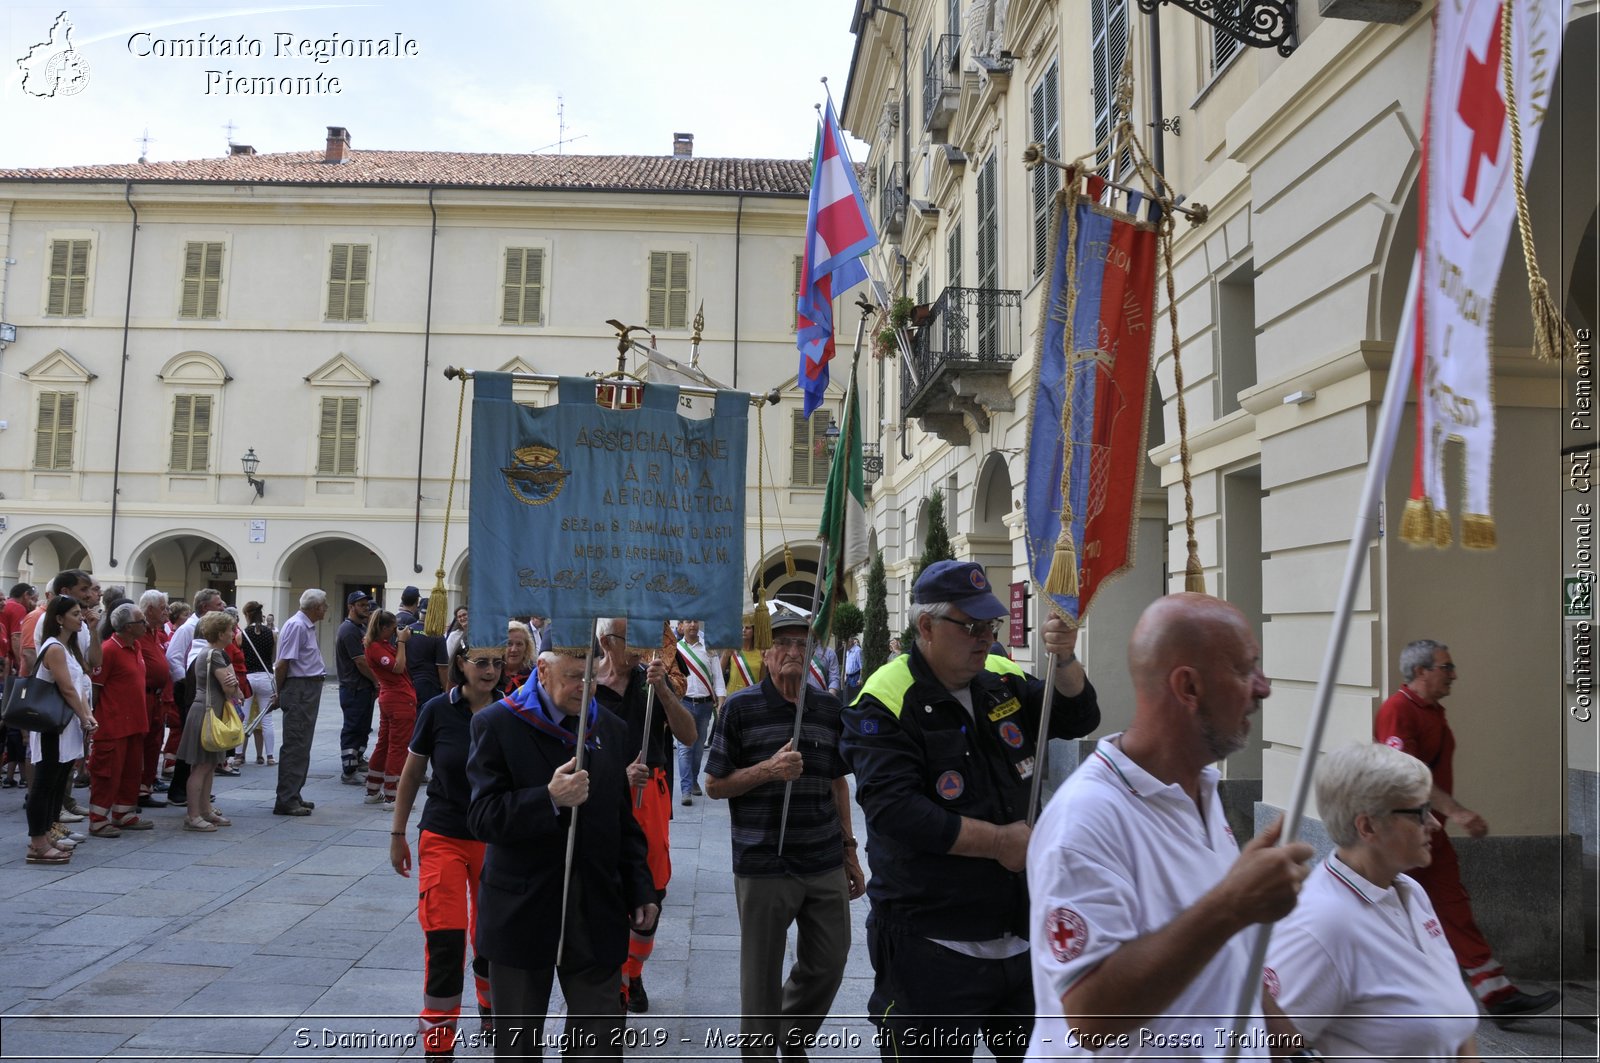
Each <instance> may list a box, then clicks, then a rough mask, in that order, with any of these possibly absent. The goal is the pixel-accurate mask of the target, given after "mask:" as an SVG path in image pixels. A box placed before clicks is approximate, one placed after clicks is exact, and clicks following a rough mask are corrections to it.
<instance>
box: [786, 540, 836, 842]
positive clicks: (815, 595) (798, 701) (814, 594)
mask: <svg viewBox="0 0 1600 1063" xmlns="http://www.w3.org/2000/svg"><path fill="white" fill-rule="evenodd" d="M827 574H828V541H827V540H826V539H824V540H822V545H820V546H819V547H817V582H816V585H815V587H814V588H813V589H812V591H811V623H810V624H807V625H806V662H805V671H804V672H803V673H801V677H800V693H799V694H798V695H796V696H795V699H794V737H793V738H792V739H790V748H791V749H793V750H795V751H796V752H799V747H800V724H801V721H802V719H803V718H804V717H805V713H806V689H807V688H808V687H810V686H811V652H812V650H813V648H814V647H815V646H816V640H817V633H816V630H815V626H816V623H817V607H818V606H819V605H821V604H822V581H823V579H824V578H826V576H827ZM822 681H823V682H824V683H826V682H827V681H828V677H827V675H823V677H822ZM793 796H794V780H793V779H789V780H788V781H787V782H785V783H784V784H783V813H782V815H781V817H780V818H779V820H778V855H779V856H782V855H783V836H784V834H785V833H787V831H788V830H789V799H790V798H791V797H793Z"/></svg>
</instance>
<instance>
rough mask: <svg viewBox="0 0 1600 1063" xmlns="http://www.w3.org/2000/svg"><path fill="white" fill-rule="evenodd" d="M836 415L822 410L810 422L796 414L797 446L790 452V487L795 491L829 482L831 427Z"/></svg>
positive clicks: (799, 413)
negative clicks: (829, 438) (795, 489)
mask: <svg viewBox="0 0 1600 1063" xmlns="http://www.w3.org/2000/svg"><path fill="white" fill-rule="evenodd" d="M831 424H833V414H832V413H831V412H830V411H828V410H826V409H819V410H816V411H814V412H813V413H812V414H811V417H810V419H807V418H806V415H805V414H804V413H803V412H802V411H800V410H798V409H797V410H795V411H794V444H793V446H792V447H791V448H790V466H789V483H790V484H791V485H792V486H794V487H822V486H824V485H826V484H827V482H828V426H829V425H831Z"/></svg>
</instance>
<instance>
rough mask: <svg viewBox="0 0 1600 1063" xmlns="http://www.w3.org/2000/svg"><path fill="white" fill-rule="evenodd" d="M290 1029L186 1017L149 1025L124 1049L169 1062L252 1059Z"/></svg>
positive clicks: (278, 1023)
mask: <svg viewBox="0 0 1600 1063" xmlns="http://www.w3.org/2000/svg"><path fill="white" fill-rule="evenodd" d="M289 1025H290V1023H289V1022H288V1021H286V1020H284V1019H253V1018H249V1019H247V1018H237V1017H234V1016H226V1017H218V1018H198V1017H196V1016H193V1015H185V1016H183V1017H182V1018H170V1019H158V1020H156V1021H155V1022H152V1023H151V1024H150V1025H149V1026H147V1027H145V1028H144V1029H143V1030H142V1031H140V1032H139V1033H138V1034H136V1035H134V1036H133V1037H131V1038H129V1039H128V1040H127V1042H126V1044H125V1045H124V1046H123V1047H124V1049H126V1050H127V1051H129V1052H130V1053H134V1052H137V1053H139V1054H146V1055H148V1054H152V1053H159V1054H160V1055H163V1056H167V1057H171V1058H192V1057H194V1056H198V1055H199V1054H201V1053H205V1054H213V1053H215V1054H219V1055H235V1056H237V1055H247V1056H255V1055H256V1054H257V1053H259V1052H260V1051H261V1050H262V1049H264V1048H266V1046H267V1045H268V1044H270V1043H272V1041H273V1040H274V1039H275V1038H276V1037H278V1035H279V1034H281V1033H282V1032H283V1031H284V1030H285V1029H286V1028H287V1027H288V1026H289Z"/></svg>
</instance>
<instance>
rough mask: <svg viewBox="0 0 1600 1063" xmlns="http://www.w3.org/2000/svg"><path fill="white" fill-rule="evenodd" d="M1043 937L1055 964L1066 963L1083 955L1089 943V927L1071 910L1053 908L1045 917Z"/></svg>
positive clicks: (1081, 917)
mask: <svg viewBox="0 0 1600 1063" xmlns="http://www.w3.org/2000/svg"><path fill="white" fill-rule="evenodd" d="M1044 937H1045V940H1046V941H1048V942H1050V954H1051V955H1052V956H1054V957H1055V958H1056V962H1057V963H1068V962H1070V961H1072V960H1075V959H1077V958H1078V957H1079V956H1081V955H1082V954H1083V949H1084V946H1085V945H1087V944H1088V943H1089V925H1088V924H1087V923H1085V922H1084V921H1083V916H1081V915H1079V914H1078V913H1077V912H1075V911H1073V910H1072V909H1071V908H1064V907H1063V908H1053V909H1051V910H1050V914H1049V915H1047V916H1045V920H1044Z"/></svg>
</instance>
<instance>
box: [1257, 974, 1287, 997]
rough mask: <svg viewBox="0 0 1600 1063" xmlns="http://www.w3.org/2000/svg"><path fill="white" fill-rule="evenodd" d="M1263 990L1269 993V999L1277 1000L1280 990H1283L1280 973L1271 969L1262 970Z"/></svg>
mask: <svg viewBox="0 0 1600 1063" xmlns="http://www.w3.org/2000/svg"><path fill="white" fill-rule="evenodd" d="M1261 988H1263V989H1265V990H1266V991H1267V995H1268V996H1269V997H1271V998H1272V999H1273V1000H1277V999H1278V990H1280V989H1282V988H1283V985H1282V984H1281V983H1280V982H1279V981H1278V972H1277V971H1274V970H1273V969H1272V968H1271V967H1263V968H1261Z"/></svg>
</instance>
